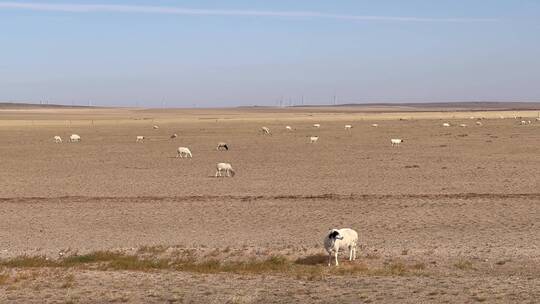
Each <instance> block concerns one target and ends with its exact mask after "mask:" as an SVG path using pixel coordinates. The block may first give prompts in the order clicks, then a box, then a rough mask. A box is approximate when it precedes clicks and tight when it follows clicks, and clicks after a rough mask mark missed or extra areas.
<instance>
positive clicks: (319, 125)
mask: <svg viewBox="0 0 540 304" xmlns="http://www.w3.org/2000/svg"><path fill="white" fill-rule="evenodd" d="M313 127H314V128H317V129H318V128H320V127H321V124H313Z"/></svg>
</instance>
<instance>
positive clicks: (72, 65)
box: [0, 0, 540, 107]
mask: <svg viewBox="0 0 540 304" xmlns="http://www.w3.org/2000/svg"><path fill="white" fill-rule="evenodd" d="M334 94H335V95H336V96H337V99H338V102H339V103H349V102H435V101H439V102H446V101H479V100H492V101H539V100H540V1H532V0H529V1H527V0H521V1H520V0H505V1H502V0H475V1H470V0H461V1H459V0H438V1H433V0H409V1H402V0H392V1H388V0H378V1H361V0H340V1H328V0H324V1H322V0H295V1H290V0H272V1H269V0H267V1H260V0H251V1H240V0H234V1H224V0H221V1H205V0H203V1H142V0H141V1H119V0H117V1H100V2H98V1H77V0H73V1H67V0H66V1H54V0H50V1H33V2H31V1H1V0H0V100H1V101H28V102H39V101H40V100H47V101H49V102H51V103H63V104H87V103H88V102H89V101H90V102H92V104H94V105H123V106H130V105H140V106H161V105H162V104H163V103H164V104H165V105H166V106H181V107H191V106H199V107H208V106H237V105H276V104H277V103H278V102H279V100H283V101H284V102H285V103H289V102H292V103H295V104H298V103H300V100H301V98H302V96H304V101H305V103H306V104H308V103H309V104H328V103H330V102H331V101H332V96H333V95H334Z"/></svg>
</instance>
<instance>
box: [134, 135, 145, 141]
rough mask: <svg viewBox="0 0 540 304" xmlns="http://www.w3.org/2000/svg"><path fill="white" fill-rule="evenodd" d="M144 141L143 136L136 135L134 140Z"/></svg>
mask: <svg viewBox="0 0 540 304" xmlns="http://www.w3.org/2000/svg"><path fill="white" fill-rule="evenodd" d="M143 141H144V136H137V140H135V142H143Z"/></svg>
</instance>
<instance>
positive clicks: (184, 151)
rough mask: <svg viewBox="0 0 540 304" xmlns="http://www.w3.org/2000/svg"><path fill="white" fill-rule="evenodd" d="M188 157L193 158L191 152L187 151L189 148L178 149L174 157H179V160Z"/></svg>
mask: <svg viewBox="0 0 540 304" xmlns="http://www.w3.org/2000/svg"><path fill="white" fill-rule="evenodd" d="M184 156H185V157H190V158H193V156H192V155H191V151H190V150H189V148H186V147H179V148H178V150H177V152H176V157H177V158H178V157H180V158H183V157H184Z"/></svg>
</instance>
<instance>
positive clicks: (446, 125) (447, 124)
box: [442, 122, 450, 127]
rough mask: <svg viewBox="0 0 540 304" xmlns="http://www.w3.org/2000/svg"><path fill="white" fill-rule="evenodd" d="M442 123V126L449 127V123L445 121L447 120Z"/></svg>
mask: <svg viewBox="0 0 540 304" xmlns="http://www.w3.org/2000/svg"><path fill="white" fill-rule="evenodd" d="M442 125H443V127H450V124H449V123H447V122H445V123H443V124H442Z"/></svg>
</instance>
